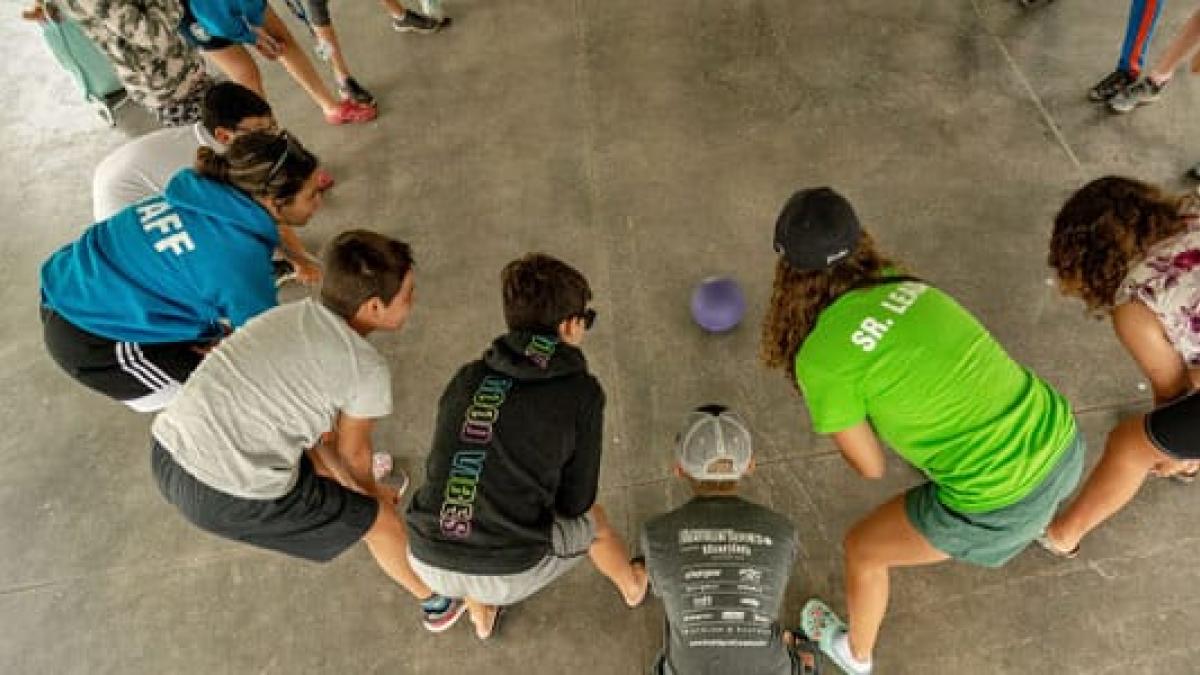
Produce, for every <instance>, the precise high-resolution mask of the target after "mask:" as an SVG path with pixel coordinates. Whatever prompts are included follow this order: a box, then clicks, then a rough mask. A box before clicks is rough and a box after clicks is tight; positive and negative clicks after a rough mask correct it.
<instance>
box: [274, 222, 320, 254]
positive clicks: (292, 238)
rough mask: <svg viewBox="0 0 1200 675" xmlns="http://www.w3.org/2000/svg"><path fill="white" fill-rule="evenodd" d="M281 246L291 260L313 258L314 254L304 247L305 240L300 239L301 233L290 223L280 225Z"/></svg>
mask: <svg viewBox="0 0 1200 675" xmlns="http://www.w3.org/2000/svg"><path fill="white" fill-rule="evenodd" d="M279 247H280V248H281V249H283V254H284V255H285V256H287V257H288V259H289V260H293V259H296V258H310V259H311V258H312V254H311V253H309V252H308V249H306V248H305V247H304V242H303V241H300V235H298V234H296V228H294V227H291V226H289V225H280V226H279Z"/></svg>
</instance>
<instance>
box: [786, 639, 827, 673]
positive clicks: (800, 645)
mask: <svg viewBox="0 0 1200 675" xmlns="http://www.w3.org/2000/svg"><path fill="white" fill-rule="evenodd" d="M791 633H792V643H791V644H790V645H788V646H789V647H791V649H792V651H794V652H796V661H797V663H798V664H799V665H800V675H821V666H820V664H821V660H820V658H819V657H818V654H820V652H821V646H820V645H818V644H817V643H816V642H813V641H812V640H810V639H808V638H806V637H804V635H803V634H802V633H801V632H800V631H798V630H794V631H791Z"/></svg>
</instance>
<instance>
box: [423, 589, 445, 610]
mask: <svg viewBox="0 0 1200 675" xmlns="http://www.w3.org/2000/svg"><path fill="white" fill-rule="evenodd" d="M449 608H450V598H447V597H446V596H444V595H438V594H437V593H434V594H433V595H431V596H429V597H428V598H425V599H424V600H422V601H421V611H423V612H425V613H426V614H437V613H439V612H444V611H446V610H447V609H449Z"/></svg>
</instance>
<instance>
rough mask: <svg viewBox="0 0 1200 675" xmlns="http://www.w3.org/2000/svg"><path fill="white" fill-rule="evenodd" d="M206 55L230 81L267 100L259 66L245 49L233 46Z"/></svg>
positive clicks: (207, 52)
mask: <svg viewBox="0 0 1200 675" xmlns="http://www.w3.org/2000/svg"><path fill="white" fill-rule="evenodd" d="M204 53H205V55H207V56H208V58H209V59H211V60H212V62H213V63H215V64H217V67H218V68H220V69H221V72H223V73H225V75H226V76H228V77H229V79H231V80H233V81H234V82H237V83H238V84H240V85H242V86H243V87H245V88H247V89H249V90H251V91H253V92H254V93H256V94H258V95H259V96H261V97H263V99H266V98H267V93H266V90H265V89H263V83H262V73H261V72H259V70H258V65H257V64H256V63H254V57H252V56H250V52H248V51H246V48H245V47H243V46H241V45H233V46H231V47H226V48H224V49H215V50H212V51H206V52H204Z"/></svg>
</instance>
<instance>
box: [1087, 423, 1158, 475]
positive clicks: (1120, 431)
mask: <svg viewBox="0 0 1200 675" xmlns="http://www.w3.org/2000/svg"><path fill="white" fill-rule="evenodd" d="M1104 452H1105V454H1106V455H1112V456H1114V457H1120V458H1122V459H1124V460H1126V461H1130V462H1136V463H1137V464H1139V465H1145V467H1146V468H1147V469H1149V468H1150V467H1153V466H1155V465H1157V464H1160V463H1162V462H1169V461H1172V460H1173V458H1172V457H1171V456H1169V455H1167V454H1166V453H1164V452H1162V451H1161V450H1159V449H1158V448H1157V447H1155V445H1154V443H1152V442H1151V441H1150V437H1149V436H1148V435H1147V434H1146V416H1145V415H1137V416H1134V417H1130V418H1127V419H1125V420H1122V421H1121V423H1120V424H1118V425H1117V426H1116V428H1114V429H1113V430H1112V431H1111V432H1109V434H1108V441H1107V442H1106V443H1105V448H1104Z"/></svg>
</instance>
